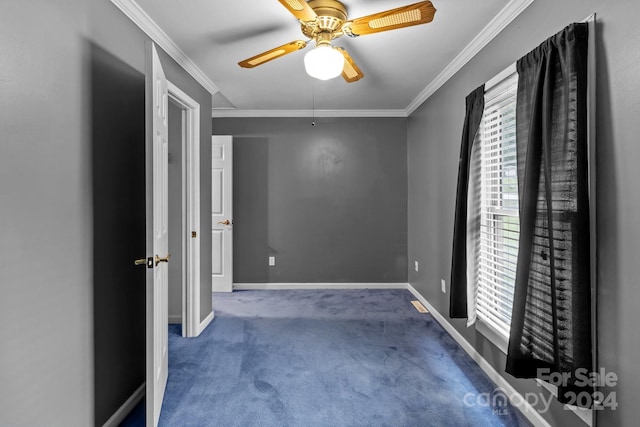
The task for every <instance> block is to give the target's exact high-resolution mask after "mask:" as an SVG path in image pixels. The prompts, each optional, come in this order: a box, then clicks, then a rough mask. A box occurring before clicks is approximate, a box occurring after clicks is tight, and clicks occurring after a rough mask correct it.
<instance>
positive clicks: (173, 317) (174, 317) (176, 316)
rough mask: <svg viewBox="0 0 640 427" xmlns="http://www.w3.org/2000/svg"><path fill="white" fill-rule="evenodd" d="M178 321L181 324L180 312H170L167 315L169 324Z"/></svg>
mask: <svg viewBox="0 0 640 427" xmlns="http://www.w3.org/2000/svg"><path fill="white" fill-rule="evenodd" d="M175 323H179V324H182V315H181V314H170V315H169V324H170V325H171V324H175Z"/></svg>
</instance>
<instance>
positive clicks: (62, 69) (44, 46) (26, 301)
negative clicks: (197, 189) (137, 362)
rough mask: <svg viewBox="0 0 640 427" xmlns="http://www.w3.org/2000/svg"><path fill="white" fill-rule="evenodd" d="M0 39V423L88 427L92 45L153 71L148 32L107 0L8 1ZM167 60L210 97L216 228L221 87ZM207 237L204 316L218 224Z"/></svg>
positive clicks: (206, 153)
mask: <svg viewBox="0 0 640 427" xmlns="http://www.w3.org/2000/svg"><path fill="white" fill-rule="evenodd" d="M0 41H1V42H0V55H1V56H2V66H1V67H0V99H1V100H2V101H1V102H0V141H1V142H0V235H1V236H2V238H1V239H0V289H1V293H2V296H1V297H0V340H1V341H2V350H1V351H0V425H10V426H15V427H20V426H34V425H47V426H53V427H55V426H71V427H74V426H79V427H86V426H89V425H93V424H94V422H95V421H96V420H95V410H94V408H95V406H96V402H95V401H94V400H95V393H94V382H95V380H94V332H93V327H94V315H93V296H94V295H93V288H94V276H93V275H94V262H93V256H94V237H93V225H94V215H93V207H92V206H93V194H92V172H93V171H92V161H91V155H92V152H91V150H92V149H91V132H92V123H91V90H90V78H91V67H90V54H91V52H90V46H91V45H92V44H96V45H98V46H100V47H101V48H103V49H104V50H105V51H106V52H109V53H110V54H112V55H113V56H115V57H117V58H118V59H119V60H121V61H122V62H123V63H125V64H127V65H128V66H130V67H131V68H132V69H135V70H137V71H138V72H139V73H144V71H145V50H146V49H147V46H146V43H147V41H148V38H147V37H146V36H145V35H144V34H143V33H142V32H141V31H140V30H139V29H138V28H137V27H135V26H134V25H133V24H132V23H131V22H130V21H129V20H128V19H126V18H125V17H124V15H123V14H122V13H121V12H120V11H118V10H117V9H116V8H115V6H113V4H111V2H110V1H108V0H90V1H81V0H56V1H42V0H34V1H30V2H28V4H27V3H26V2H20V1H8V2H3V4H2V13H0ZM161 60H162V61H163V65H165V71H166V73H167V76H168V78H169V79H170V80H171V81H172V82H173V83H174V84H176V85H177V86H178V87H180V88H181V89H182V90H183V91H184V92H186V93H187V94H189V96H191V97H192V98H193V99H195V100H196V101H197V102H200V107H201V114H202V116H201V129H200V132H201V138H202V140H201V142H202V146H201V147H202V148H201V155H202V165H201V170H202V177H203V180H202V187H201V190H202V194H201V197H202V199H201V203H202V208H203V211H202V225H201V227H202V229H203V230H206V229H208V228H210V219H208V218H210V215H209V213H208V210H209V209H208V204H209V203H210V201H211V196H210V192H211V187H210V184H208V182H209V178H208V174H209V169H210V157H211V154H210V137H209V135H211V121H210V111H211V96H210V94H208V93H207V92H206V91H205V90H204V89H203V88H202V87H201V86H200V85H199V84H197V83H196V82H195V81H194V80H193V79H192V78H191V77H190V76H188V75H186V73H185V72H184V71H183V70H181V69H180V68H179V67H178V65H177V64H175V63H174V62H173V61H172V60H170V59H169V58H168V57H167V56H166V55H164V54H163V53H162V52H161ZM201 244H202V247H201V253H202V263H201V266H202V275H201V285H202V292H203V293H202V295H203V297H202V298H201V302H202V307H201V312H202V315H203V317H204V316H206V315H207V314H208V313H210V312H211V298H210V289H211V273H210V272H211V261H210V259H211V240H210V237H208V233H204V234H203V237H202V239H201ZM140 286H142V287H144V282H142V283H140ZM139 309H140V310H144V307H140V308H139ZM132 391H133V390H132ZM123 394H125V395H126V394H127V393H126V392H125V391H123ZM126 397H128V396H125V397H124V398H123V401H124V399H126Z"/></svg>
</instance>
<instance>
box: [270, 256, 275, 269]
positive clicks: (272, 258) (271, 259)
mask: <svg viewBox="0 0 640 427" xmlns="http://www.w3.org/2000/svg"><path fill="white" fill-rule="evenodd" d="M274 265H276V257H274V256H270V257H269V266H270V267H273V266H274Z"/></svg>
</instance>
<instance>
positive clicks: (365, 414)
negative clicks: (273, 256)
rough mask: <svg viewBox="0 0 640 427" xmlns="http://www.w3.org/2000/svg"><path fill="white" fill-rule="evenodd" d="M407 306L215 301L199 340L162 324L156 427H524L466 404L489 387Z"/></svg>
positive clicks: (341, 300)
mask: <svg viewBox="0 0 640 427" xmlns="http://www.w3.org/2000/svg"><path fill="white" fill-rule="evenodd" d="M413 299H415V298H414V297H413V296H412V295H411V294H410V293H409V292H408V291H406V290H340V291H333V290H288V291H240V292H238V291H236V292H233V293H231V294H214V297H213V302H214V310H215V319H214V321H213V322H212V323H211V325H209V327H208V328H207V329H206V330H205V331H204V332H203V333H202V335H201V336H200V337H198V338H182V337H181V336H180V327H179V326H178V325H175V326H174V325H170V327H169V381H168V384H167V390H166V394H165V398H164V403H163V407H162V413H161V415H160V426H170V427H173V426H224V427H232V426H238V427H247V426H252V427H262V426H264V427H267V426H269V427H272V426H273V427H285V426H291V427H302V426H304V427H307V426H308V427H312V426H318V427H328V426H345V427H346V426H389V427H391V426H447V427H449V426H453V427H456V426H483V427H484V426H529V425H530V423H529V422H528V421H526V420H525V419H524V417H523V416H522V415H521V414H520V412H519V411H518V410H517V409H515V408H513V407H512V406H510V405H507V406H504V405H503V406H497V407H492V406H490V405H488V404H484V405H483V404H473V402H476V398H475V397H476V396H481V393H492V392H493V391H494V390H495V389H496V386H495V385H494V384H493V383H492V382H491V381H490V380H489V378H488V377H487V376H486V375H485V374H484V373H483V372H482V371H481V369H480V368H479V367H478V366H477V365H476V363H475V362H474V361H473V360H471V358H470V357H469V356H468V355H467V354H466V353H465V352H464V350H462V348H460V347H459V346H458V344H457V343H456V342H455V341H454V340H453V339H452V338H451V337H450V336H449V335H448V334H447V333H446V332H445V331H444V329H442V327H441V326H440V325H439V324H438V323H437V322H436V321H435V320H433V318H432V317H431V315H429V314H420V313H418V312H417V311H416V310H415V308H414V307H413V306H412V305H411V303H410V301H411V300H413ZM469 393H470V395H469ZM465 396H468V397H467V400H466V401H467V402H471V403H472V404H471V405H467V404H465V403H464V402H465ZM469 396H470V397H469ZM480 401H482V399H480ZM501 403H502V402H501ZM127 425H129V426H132V425H134V424H127Z"/></svg>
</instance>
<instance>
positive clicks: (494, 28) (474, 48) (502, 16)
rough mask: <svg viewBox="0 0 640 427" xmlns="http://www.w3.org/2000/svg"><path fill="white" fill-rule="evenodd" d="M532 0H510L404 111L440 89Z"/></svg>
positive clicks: (407, 110) (418, 104)
mask: <svg viewBox="0 0 640 427" xmlns="http://www.w3.org/2000/svg"><path fill="white" fill-rule="evenodd" d="M533 1H534V0H511V1H510V2H509V3H507V5H506V6H505V7H503V8H502V10H501V11H500V12H498V14H497V15H496V16H495V17H494V18H493V19H492V20H491V21H490V22H489V23H488V24H487V25H486V26H485V27H484V28H483V29H482V31H480V33H479V34H478V35H477V36H476V37H475V38H474V39H473V40H471V43H469V44H468V45H467V46H466V47H465V48H464V49H462V51H461V52H460V53H459V54H458V56H456V57H455V58H454V59H453V61H451V62H450V63H449V65H447V66H446V67H445V69H444V70H442V72H441V73H440V74H438V76H437V77H436V78H435V79H434V80H433V81H432V82H431V83H429V85H428V86H427V87H426V88H425V89H424V90H423V91H422V92H420V94H419V95H418V96H417V97H416V98H415V99H414V100H413V101H412V102H411V103H410V104H409V105H408V106H407V108H406V109H405V113H406V115H407V116H409V115H411V113H413V112H414V111H415V110H416V109H417V108H418V107H419V106H420V105H422V103H423V102H425V101H426V100H427V99H429V97H430V96H431V95H433V94H434V93H435V92H436V91H437V90H438V89H440V88H441V87H442V86H443V85H444V84H445V83H446V82H447V81H448V80H449V79H450V78H451V77H453V76H454V75H455V74H456V73H457V72H458V71H460V69H461V68H462V67H464V66H465V65H466V64H467V63H468V62H469V61H471V59H472V58H473V57H474V56H476V55H477V54H478V52H480V50H482V48H483V47H485V46H486V45H487V44H489V42H491V40H493V39H494V38H495V37H496V36H497V35H498V34H500V32H501V31H502V30H503V29H504V28H505V27H506V26H507V25H509V24H510V23H511V22H512V21H513V20H514V19H516V17H518V15H520V14H521V13H522V12H523V11H524V10H525V9H526V8H527V7H529V5H530V4H531V3H533Z"/></svg>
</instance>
